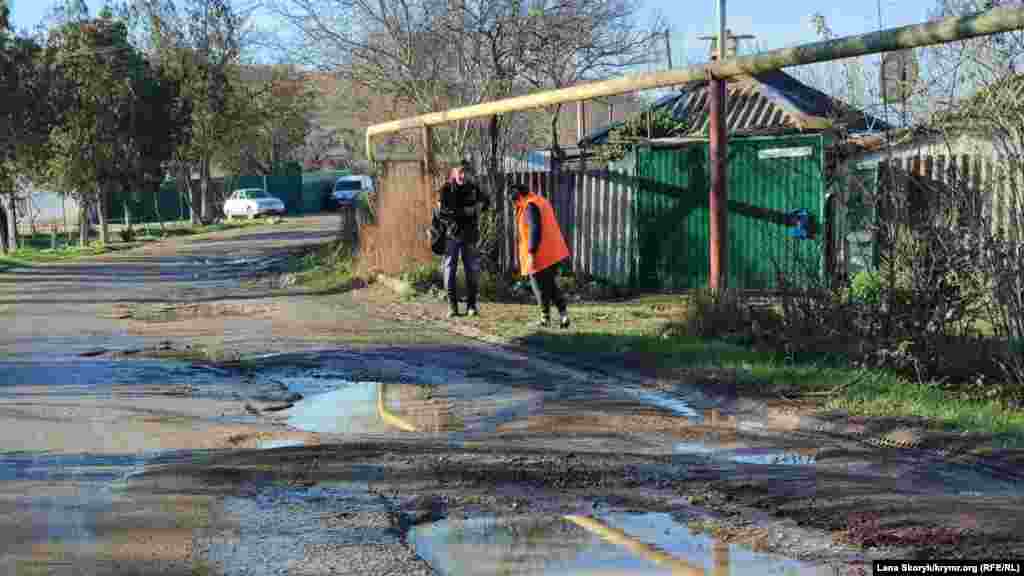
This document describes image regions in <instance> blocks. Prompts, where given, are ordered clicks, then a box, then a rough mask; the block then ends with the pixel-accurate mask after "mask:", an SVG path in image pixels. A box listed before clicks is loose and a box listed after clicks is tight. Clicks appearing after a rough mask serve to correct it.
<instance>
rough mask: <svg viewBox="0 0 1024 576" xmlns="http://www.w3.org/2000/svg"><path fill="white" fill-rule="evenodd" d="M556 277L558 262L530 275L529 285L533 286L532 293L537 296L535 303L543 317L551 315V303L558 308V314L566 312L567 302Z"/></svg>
mask: <svg viewBox="0 0 1024 576" xmlns="http://www.w3.org/2000/svg"><path fill="white" fill-rule="evenodd" d="M557 277H558V264H555V265H552V266H548V267H547V268H545V269H543V270H541V271H540V272H537V273H536V274H531V275H530V286H532V287H533V295H534V297H536V298H537V304H538V305H539V306H540V310H541V313H542V314H544V317H545V318H548V317H550V316H551V305H552V304H554V305H555V308H557V309H558V313H559V314H562V315H564V314H565V312H566V308H567V303H566V301H565V295H564V294H562V291H561V290H560V289H559V288H558V282H556V281H555V279H556V278H557Z"/></svg>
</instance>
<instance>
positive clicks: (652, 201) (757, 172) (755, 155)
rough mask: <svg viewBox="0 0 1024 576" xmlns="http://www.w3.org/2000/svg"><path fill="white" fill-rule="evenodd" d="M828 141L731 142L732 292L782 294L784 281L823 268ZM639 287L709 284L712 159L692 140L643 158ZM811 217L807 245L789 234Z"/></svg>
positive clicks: (636, 205)
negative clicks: (781, 277) (799, 214)
mask: <svg viewBox="0 0 1024 576" xmlns="http://www.w3.org/2000/svg"><path fill="white" fill-rule="evenodd" d="M824 147H825V142H824V138H823V137H822V136H821V135H811V136H776V137H751V138H734V139H731V140H730V142H729V168H728V181H729V203H728V222H729V226H728V238H729V240H728V242H729V243H728V248H727V250H728V271H729V272H728V280H727V282H728V285H729V286H730V287H734V288H739V289H745V290H768V289H773V288H776V287H778V273H779V272H784V273H786V274H789V275H790V276H792V275H794V274H799V275H802V276H806V275H811V276H817V277H819V278H820V275H821V274H822V272H823V270H824V265H825V263H824V252H823V250H822V247H823V246H824V242H825V233H824V231H825V226H824V224H825V221H824V199H825V194H824V185H825V183H824V166H823V149H824ZM636 154H637V158H636V176H637V179H638V184H637V189H636V195H635V199H634V202H633V210H634V212H633V215H634V218H635V222H636V227H635V234H636V241H637V248H638V251H637V254H638V256H637V258H638V262H637V266H636V267H635V270H636V273H635V274H634V276H633V278H632V282H633V284H634V286H636V287H637V288H641V289H648V290H685V289H694V288H702V287H704V286H707V284H708V273H709V268H710V254H709V248H708V245H709V238H708V235H709V230H710V228H709V211H708V194H709V183H710V174H709V161H708V159H709V154H708V145H707V143H704V142H695V143H690V144H686V145H683V146H677V147H672V148H659V147H643V148H638V149H637V151H636ZM797 210H805V211H806V214H807V216H808V222H809V226H808V227H807V230H808V232H809V237H807V238H799V237H794V236H793V235H792V233H793V231H794V230H795V229H796V228H797V226H796V223H797V222H796V220H795V218H794V215H793V213H794V211H797Z"/></svg>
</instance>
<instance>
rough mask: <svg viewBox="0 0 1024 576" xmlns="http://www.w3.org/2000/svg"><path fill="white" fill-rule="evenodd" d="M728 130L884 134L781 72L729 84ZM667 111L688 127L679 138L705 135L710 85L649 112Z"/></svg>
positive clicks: (599, 137)
mask: <svg viewBox="0 0 1024 576" xmlns="http://www.w3.org/2000/svg"><path fill="white" fill-rule="evenodd" d="M727 86H728V91H729V98H728V110H727V113H726V126H727V129H728V131H729V133H730V134H742V135H756V134H776V133H785V132H793V131H801V132H802V131H808V130H825V129H828V128H830V127H832V126H835V125H845V127H846V128H847V129H848V130H851V131H859V130H883V129H886V128H887V126H886V125H885V123H884V122H882V121H881V120H879V119H877V118H873V117H871V116H869V115H868V114H866V113H864V112H863V111H859V110H854V109H852V108H850V107H849V106H847V105H846V104H844V103H842V102H840V101H838V100H836V99H834V98H831V97H830V96H828V95H826V94H825V93H823V92H821V91H819V90H817V89H815V88H812V87H810V86H807V85H806V84H804V83H802V82H800V81H799V80H797V79H796V78H793V77H792V76H790V75H789V74H786V73H785V72H783V71H781V70H777V71H773V72H766V73H764V74H758V75H756V76H745V77H741V78H736V79H732V80H730V81H729V82H728V84H727ZM658 109H667V110H670V111H671V112H672V116H673V118H675V119H676V120H678V121H682V122H686V123H687V124H688V128H687V130H686V131H685V133H683V134H680V136H685V137H694V136H706V135H707V134H708V123H709V102H708V82H707V81H700V82H693V83H690V84H687V85H685V86H683V87H682V88H680V90H679V92H677V93H674V94H670V95H667V96H664V97H662V98H661V99H659V100H658V101H657V102H655V103H654V104H653V105H652V106H651V107H650V108H649V109H648V110H658ZM622 125H623V123H622V122H619V123H617V124H613V125H611V126H608V127H606V128H604V129H602V130H599V131H597V132H594V133H592V134H591V135H590V136H588V137H586V138H584V139H583V140H581V141H580V146H584V147H586V146H593V145H596V144H603V143H605V142H606V141H607V139H608V135H609V134H610V133H611V131H612V130H613V129H615V128H618V127H621V126H622Z"/></svg>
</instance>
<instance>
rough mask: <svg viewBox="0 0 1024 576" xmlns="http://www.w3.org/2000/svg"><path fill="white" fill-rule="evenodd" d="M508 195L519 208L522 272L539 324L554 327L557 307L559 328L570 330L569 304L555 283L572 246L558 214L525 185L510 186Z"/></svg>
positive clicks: (517, 208)
mask: <svg viewBox="0 0 1024 576" xmlns="http://www.w3.org/2000/svg"><path fill="white" fill-rule="evenodd" d="M509 195H510V196H511V200H512V203H513V205H514V206H515V209H516V224H517V230H518V234H519V242H518V255H519V270H520V272H521V273H522V274H523V275H524V276H529V277H530V285H531V286H532V287H533V294H534V296H535V297H536V298H537V305H538V306H540V309H541V319H540V322H539V325H540V326H548V325H550V324H551V305H552V304H554V305H555V308H557V309H558V313H559V315H560V316H561V322H560V325H561V326H562V328H568V327H569V309H568V303H567V301H566V299H565V295H564V294H562V291H561V290H560V289H559V288H558V283H557V282H556V280H557V276H558V264H559V263H561V262H562V261H564V260H565V259H566V258H568V257H569V247H568V246H567V245H566V243H565V237H564V236H562V229H561V228H560V227H559V226H558V220H557V219H555V211H554V210H553V209H552V208H551V203H549V202H548V201H547V199H546V198H544V197H543V196H540V195H538V194H534V193H533V192H530V189H529V188H528V187H526V186H525V185H523V184H512V185H511V186H509Z"/></svg>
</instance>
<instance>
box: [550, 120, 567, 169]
mask: <svg viewBox="0 0 1024 576" xmlns="http://www.w3.org/2000/svg"><path fill="white" fill-rule="evenodd" d="M561 111H562V105H561V104H559V105H557V106H555V111H554V113H552V114H551V171H552V172H557V171H559V170H560V169H561V167H562V161H563V160H565V152H563V151H562V147H561V146H559V144H558V140H559V138H558V136H559V134H558V119H559V117H560V112H561Z"/></svg>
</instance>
